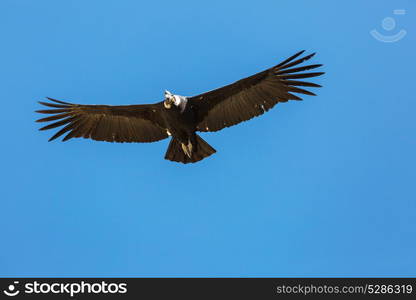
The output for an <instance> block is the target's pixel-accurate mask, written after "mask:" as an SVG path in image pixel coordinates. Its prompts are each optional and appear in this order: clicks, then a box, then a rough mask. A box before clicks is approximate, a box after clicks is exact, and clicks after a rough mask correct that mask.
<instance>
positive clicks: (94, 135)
mask: <svg viewBox="0 0 416 300" xmlns="http://www.w3.org/2000/svg"><path fill="white" fill-rule="evenodd" d="M303 52H304V51H301V52H299V53H297V54H295V55H293V56H291V57H289V58H288V59H286V60H284V61H283V62H281V63H279V64H278V65H276V66H274V67H272V68H270V69H267V70H264V71H262V72H260V73H257V74H255V75H252V76H250V77H247V78H244V79H241V80H239V81H236V82H234V83H232V84H230V85H227V86H224V87H221V88H219V89H216V90H212V91H209V92H206V93H203V94H200V95H197V96H193V97H185V96H180V95H175V94H172V93H170V92H168V91H165V97H164V100H163V101H161V102H158V103H155V104H141V105H126V106H109V105H82V104H72V103H68V102H63V101H60V100H55V99H52V98H47V99H49V100H50V101H51V102H39V103H40V104H43V105H45V106H48V107H51V108H52V109H47V110H38V111H37V112H38V113H42V114H51V116H49V117H46V118H43V119H40V120H37V122H51V121H55V122H54V123H52V124H49V125H47V126H45V127H42V128H41V129H40V130H46V129H52V128H56V127H59V126H64V127H63V128H62V129H60V130H59V131H58V132H57V133H56V134H55V135H53V136H52V137H51V138H50V139H49V141H52V140H54V139H56V138H57V137H59V136H61V135H63V134H66V135H65V137H64V138H63V141H67V140H69V139H71V138H80V137H82V138H90V139H93V140H96V141H107V142H118V143H147V142H156V141H159V140H162V139H165V138H167V137H169V136H171V137H172V138H171V141H170V143H169V146H168V149H167V152H166V155H165V159H168V160H171V161H176V162H181V163H185V164H186V163H194V162H197V161H200V160H202V159H204V158H205V157H208V156H210V155H211V154H213V153H215V152H216V151H215V149H214V148H212V147H211V146H210V145H209V144H208V143H207V142H205V141H204V140H203V139H202V138H201V137H200V136H198V134H197V133H196V132H198V131H202V132H207V131H218V130H221V129H223V128H225V127H230V126H233V125H236V124H238V123H240V122H243V121H247V120H249V119H251V118H253V117H256V116H259V115H261V114H263V113H265V112H266V111H268V110H269V109H271V108H272V107H273V106H275V105H276V104H277V103H279V102H287V101H288V100H302V99H301V98H300V97H299V96H297V95H295V94H305V95H313V96H314V95H315V94H314V93H312V92H310V91H307V90H305V89H303V88H299V86H301V87H321V86H320V85H318V84H315V83H310V82H305V81H300V80H299V79H304V78H310V77H315V76H320V75H322V74H324V73H323V72H306V73H305V72H304V71H307V70H311V69H315V68H318V67H321V66H322V65H320V64H314V65H307V66H298V65H299V64H301V63H303V62H304V61H306V60H308V59H310V58H311V57H312V56H314V54H315V53H313V54H310V55H307V56H304V57H302V58H298V57H299V56H301V55H302V54H303ZM295 66H296V67H295Z"/></svg>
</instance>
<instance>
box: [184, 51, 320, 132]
mask: <svg viewBox="0 0 416 300" xmlns="http://www.w3.org/2000/svg"><path fill="white" fill-rule="evenodd" d="M303 52H304V51H301V52H299V53H297V54H295V55H293V56H291V57H289V58H288V59H286V60H285V61H283V62H281V63H280V64H278V65H276V66H274V67H272V68H270V69H267V70H265V71H263V72H260V73H257V74H255V75H253V76H250V77H247V78H244V79H241V80H239V81H237V82H234V83H232V84H230V85H227V86H224V87H221V88H219V89H216V90H212V91H209V92H207V93H204V94H200V95H197V96H194V97H190V98H189V101H190V104H191V105H192V107H193V108H194V110H195V111H196V112H197V120H198V126H197V130H199V131H217V130H220V129H223V128H225V127H230V126H233V125H236V124H238V123H240V122H243V121H247V120H249V119H251V118H253V117H256V116H259V115H261V114H263V113H265V112H266V111H268V110H269V109H271V108H272V107H273V106H275V105H276V104H277V103H279V102H287V101H288V100H302V99H301V98H300V97H299V96H296V95H294V94H293V93H299V94H305V95H313V96H315V94H314V93H312V92H309V91H307V90H304V89H302V88H299V87H298V86H305V87H321V86H320V85H318V84H315V83H310V82H305V81H298V79H304V78H309V77H315V76H320V75H322V74H324V73H323V72H314V73H312V72H311V73H298V72H302V71H307V70H310V69H315V68H318V67H320V66H322V65H320V64H317V65H308V66H303V67H296V68H291V67H293V66H296V65H299V64H300V63H302V62H304V61H306V60H308V59H310V58H311V57H312V56H314V55H315V53H313V54H310V55H308V56H305V57H303V58H300V59H297V60H295V59H296V58H297V57H298V56H300V55H301V54H303Z"/></svg>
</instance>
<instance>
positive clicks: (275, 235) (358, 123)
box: [0, 0, 416, 277]
mask: <svg viewBox="0 0 416 300" xmlns="http://www.w3.org/2000/svg"><path fill="white" fill-rule="evenodd" d="M394 9H405V10H406V14H405V15H394V14H393V10H394ZM415 13H416V3H415V1H410V0H409V1H403V0H401V1H359V0H355V1H306V0H304V1H289V0H288V1H276V0H273V1H147V2H146V3H145V2H142V1H133V0H130V1H127V0H123V1H102V0H100V1H98V0H95V1H93V0H89V1H81V0H72V1H53V0H50V1H46V0H37V1H22V0H2V1H1V2H0V39H1V47H0V61H1V65H0V85H1V89H0V99H1V118H0V122H1V128H2V133H1V135H2V137H1V147H0V154H1V155H0V157H1V158H0V160H1V173H0V185H1V190H0V197H1V209H0V211H1V212H0V216H1V217H0V236H1V239H2V241H1V247H0V275H1V276H109V277H112V276H415V275H416V260H415V253H416V240H415V236H416V192H415V178H416V176H415V175H416V174H415V168H416V159H415V153H416V135H415V132H416V123H415V115H416V98H415V95H414V94H415V92H414V87H415V74H414V71H415V69H416V62H415V53H416V47H415V46H416V44H415V38H416V32H415V29H416V18H415ZM385 17H392V18H394V19H395V21H396V27H395V28H394V29H392V30H390V31H388V30H385V29H384V28H383V27H382V24H381V21H382V20H383V19H384V18H385ZM372 29H377V30H378V31H379V32H380V33H381V34H384V35H394V34H396V33H398V32H399V31H400V30H401V29H403V30H406V31H407V35H406V36H405V37H404V38H403V39H402V40H400V41H398V42H396V43H383V42H380V41H378V40H376V39H375V38H373V37H372V36H371V35H370V30H372ZM302 49H306V50H307V51H308V53H311V52H315V51H316V52H318V54H317V55H316V57H314V59H313V61H312V62H313V63H323V64H324V65H325V66H324V67H323V71H325V72H326V75H325V76H323V77H320V78H317V79H316V80H314V82H316V83H319V84H322V85H323V86H324V87H323V88H322V89H319V90H317V89H316V90H314V91H315V92H316V93H317V94H318V96H317V97H308V96H306V97H305V101H303V102H291V103H286V104H279V105H277V106H276V107H275V108H274V109H273V110H271V111H270V112H268V113H267V114H265V115H263V116H262V117H260V118H256V119H254V120H251V121H250V122H247V123H244V124H240V125H238V126H235V127H232V128H228V129H225V130H223V131H221V132H218V133H206V134H202V137H203V138H204V139H205V140H207V141H208V142H209V143H210V144H211V145H212V146H213V147H214V148H216V149H217V151H218V152H217V153H216V154H215V155H213V156H211V157H209V158H208V159H205V160H203V161H202V162H200V163H197V164H191V165H182V164H177V163H173V162H170V161H166V160H164V159H163V156H164V154H165V151H166V148H167V145H168V140H164V141H161V142H158V143H154V144H111V143H105V142H93V141H90V140H80V139H76V140H71V141H69V142H66V143H61V142H58V141H56V142H53V143H48V142H47V139H48V138H49V137H50V136H51V135H52V134H53V132H51V131H47V132H39V131H38V130H37V129H38V128H39V127H40V126H39V124H37V123H35V122H34V120H36V119H37V118H39V117H40V115H37V114H35V113H34V110H37V109H39V108H40V105H39V104H37V102H36V101H39V100H42V99H44V97H45V96H49V97H54V98H57V99H61V100H64V101H70V102H75V103H85V104H115V105H122V104H134V103H149V102H155V101H160V100H161V99H162V97H163V91H164V89H169V90H170V91H172V92H174V93H177V94H182V95H194V94H197V93H201V92H204V91H207V90H210V89H213V88H216V87H220V86H223V85H225V84H228V83H231V82H233V81H235V80H238V79H240V78H242V77H245V76H248V75H251V74H253V73H255V72H257V71H260V70H263V69H265V68H268V67H270V66H272V65H275V64H277V63H278V62H280V61H281V60H283V59H285V58H287V57H288V56H290V55H292V54H294V53H296V52H297V51H299V50H302Z"/></svg>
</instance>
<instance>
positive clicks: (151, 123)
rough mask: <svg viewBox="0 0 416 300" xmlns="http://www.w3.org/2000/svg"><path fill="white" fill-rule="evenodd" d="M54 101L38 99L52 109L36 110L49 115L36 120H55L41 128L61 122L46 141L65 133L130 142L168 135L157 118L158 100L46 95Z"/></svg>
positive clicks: (159, 105) (145, 140) (162, 137)
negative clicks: (79, 100) (75, 100)
mask: <svg viewBox="0 0 416 300" xmlns="http://www.w3.org/2000/svg"><path fill="white" fill-rule="evenodd" d="M48 99H49V100H51V101H53V102H39V103H40V104H43V105H45V106H48V107H52V108H53V109H47V110H38V111H36V112H38V113H42V114H51V115H52V116H50V117H47V118H43V119H40V120H37V122H50V121H56V122H54V123H52V124H49V125H47V126H45V127H42V128H41V129H40V130H46V129H52V128H56V127H59V126H64V127H63V128H62V129H61V130H59V131H58V132H57V133H56V134H55V135H54V136H52V137H51V138H50V139H49V141H52V140H54V139H56V138H57V137H59V136H61V135H63V134H66V136H65V137H64V138H63V140H62V141H66V140H69V139H71V138H80V137H83V138H90V139H93V140H97V141H107V142H119V143H123V142H125V143H132V142H143V143H147V142H155V141H159V140H161V139H164V138H167V137H168V135H167V133H166V130H164V129H163V121H162V120H160V114H159V111H160V110H161V109H162V108H161V104H160V103H157V104H149V105H127V106H109V105H80V104H72V103H67V102H63V101H59V100H55V99H51V98H48Z"/></svg>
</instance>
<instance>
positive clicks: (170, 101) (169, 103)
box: [163, 98, 173, 108]
mask: <svg viewBox="0 0 416 300" xmlns="http://www.w3.org/2000/svg"><path fill="white" fill-rule="evenodd" d="M172 103H173V100H172V99H171V98H166V99H165V101H164V102H163V105H164V106H165V107H166V108H171V106H172Z"/></svg>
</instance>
